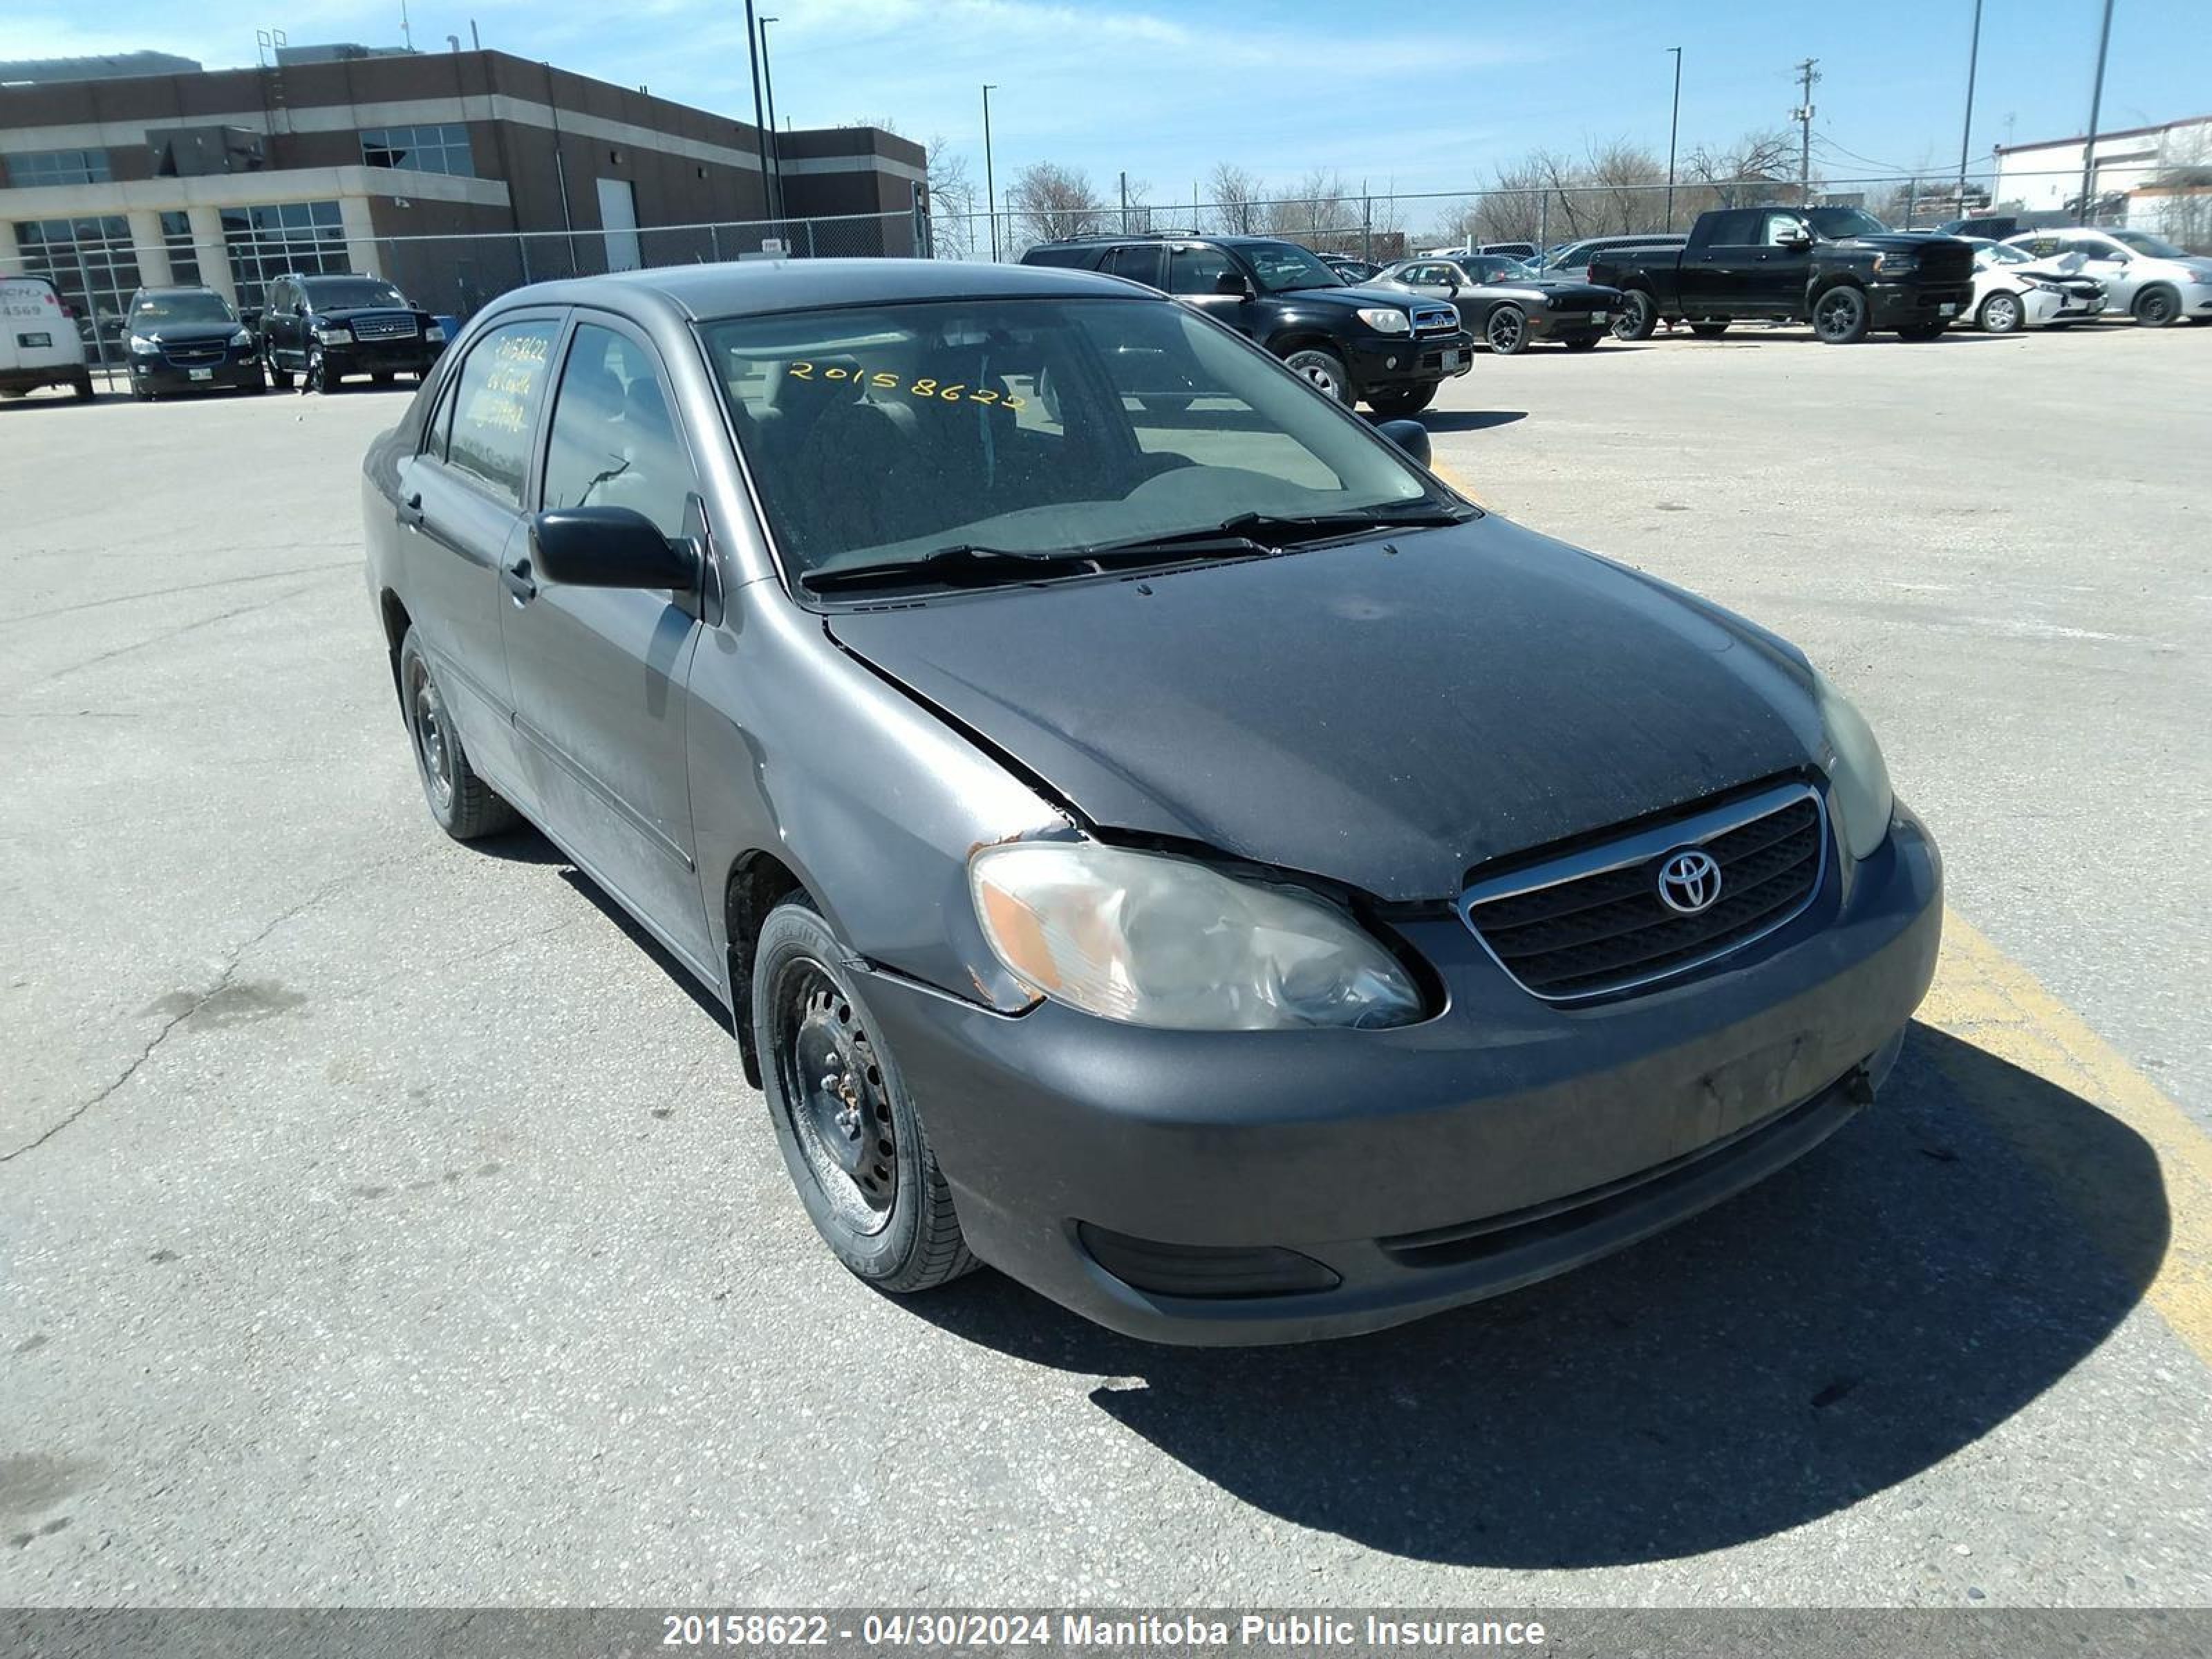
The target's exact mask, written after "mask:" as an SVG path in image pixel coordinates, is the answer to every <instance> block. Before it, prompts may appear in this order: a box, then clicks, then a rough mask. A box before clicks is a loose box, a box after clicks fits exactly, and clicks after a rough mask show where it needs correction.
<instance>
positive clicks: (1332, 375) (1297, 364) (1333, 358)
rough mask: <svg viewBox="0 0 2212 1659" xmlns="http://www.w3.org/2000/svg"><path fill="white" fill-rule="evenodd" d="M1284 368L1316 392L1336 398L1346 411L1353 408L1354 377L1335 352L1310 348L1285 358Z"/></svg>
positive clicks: (1315, 347) (1316, 347)
mask: <svg viewBox="0 0 2212 1659" xmlns="http://www.w3.org/2000/svg"><path fill="white" fill-rule="evenodd" d="M1283 366H1284V367H1285V368H1287V369H1289V370H1290V371H1291V373H1292V374H1297V375H1299V376H1302V377H1303V378H1304V380H1305V381H1306V383H1307V384H1308V385H1309V386H1312V387H1313V388H1314V389H1315V390H1316V391H1317V392H1324V393H1326V394H1327V395H1328V396H1329V397H1331V398H1334V399H1335V400H1336V401H1337V402H1338V403H1340V404H1343V405H1344V406H1345V407H1346V409H1349V408H1351V407H1352V376H1351V374H1349V373H1347V372H1346V369H1345V367H1344V359H1343V358H1341V357H1340V356H1337V355H1336V354H1335V353H1334V351H1327V350H1324V349H1322V348H1321V347H1320V346H1308V347H1306V348H1305V349H1303V350H1300V351H1293V352H1292V353H1291V355H1290V356H1287V357H1285V358H1284V359H1283Z"/></svg>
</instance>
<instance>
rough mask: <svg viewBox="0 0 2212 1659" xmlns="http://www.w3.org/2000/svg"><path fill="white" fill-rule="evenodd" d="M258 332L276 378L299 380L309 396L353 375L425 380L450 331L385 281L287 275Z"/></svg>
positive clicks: (281, 382) (381, 381)
mask: <svg viewBox="0 0 2212 1659" xmlns="http://www.w3.org/2000/svg"><path fill="white" fill-rule="evenodd" d="M256 326H257V328H258V331H259V333H260V336H261V354H262V356H263V357H264V359H265V360H266V361H267V362H268V364H269V373H270V378H272V379H273V380H275V381H276V384H277V385H278V386H289V385H291V384H292V377H293V375H294V374H298V375H300V376H301V377H302V379H303V380H304V381H305V383H306V386H307V390H309V391H311V392H328V391H329V390H330V389H331V387H332V386H336V385H337V383H338V382H339V381H340V380H343V379H345V377H346V376H347V375H349V374H366V375H368V377H369V378H370V379H372V380H374V381H375V382H376V383H377V384H378V385H379V386H389V385H390V384H391V383H392V377H393V376H395V375H398V374H412V375H413V376H415V378H416V380H421V379H422V376H423V375H424V374H427V373H428V372H429V368H430V365H431V364H433V363H435V362H437V361H438V356H439V354H440V353H441V352H442V351H444V350H445V349H446V331H445V327H444V325H442V324H441V323H440V322H439V321H438V319H436V318H435V317H433V316H432V315H431V314H430V313H428V312H427V311H422V310H419V309H417V308H416V306H415V304H414V302H413V301H410V300H409V299H408V298H407V296H406V295H404V294H402V293H401V292H400V291H399V290H398V289H396V288H394V287H392V284H391V283H387V282H386V281H385V280H384V278H382V277H381V276H354V275H351V274H350V273H347V274H343V275H323V276H301V275H298V274H295V273H291V272H288V273H286V274H285V275H283V276H278V277H276V278H275V279H273V280H272V281H271V282H270V284H269V291H268V295H267V296H266V298H265V300H264V302H263V306H262V309H261V312H260V315H259V319H258V322H257V324H256Z"/></svg>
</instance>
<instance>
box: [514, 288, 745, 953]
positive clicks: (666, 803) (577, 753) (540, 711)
mask: <svg viewBox="0 0 2212 1659" xmlns="http://www.w3.org/2000/svg"><path fill="white" fill-rule="evenodd" d="M676 408H677V404H676V400H675V397H674V395H673V393H672V392H671V390H670V387H669V385H668V380H667V376H666V374H665V372H664V370H663V368H662V365H661V362H660V358H659V353H658V352H657V351H655V350H654V349H653V346H652V344H651V343H649V342H648V341H647V338H646V337H645V336H644V335H643V334H642V333H641V332H640V331H637V330H635V329H634V328H632V327H631V326H630V325H629V323H627V322H625V321H623V320H622V319H618V318H617V317H614V316H613V315H611V314H610V313H604V312H596V311H584V310H580V311H578V312H577V313H575V322H574V327H573V328H572V330H571V331H570V334H569V337H568V344H567V346H566V347H565V348H564V349H563V351H562V358H561V368H560V378H559V380H558V381H557V383H556V387H555V390H554V393H553V400H552V405H551V414H550V419H549V421H548V422H547V423H546V437H545V443H544V459H543V462H542V463H541V465H540V467H539V472H538V485H537V488H536V495H535V500H536V502H537V504H538V505H539V506H541V507H544V508H547V509H552V508H557V507H629V508H631V509H633V510H635V511H636V512H639V513H643V514H644V515H645V516H646V517H647V519H650V520H652V521H653V524H654V526H656V527H657V528H659V531H660V532H661V534H663V535H664V536H668V537H671V538H674V537H679V536H685V535H689V534H692V533H694V532H699V533H702V534H703V532H704V523H703V519H702V517H701V516H700V514H701V513H702V508H701V507H700V505H699V497H700V489H699V483H698V476H699V475H698V468H697V466H696V464H695V462H694V460H693V458H692V454H691V451H690V447H689V445H688V443H687V441H686V440H685V438H684V432H683V429H682V428H681V426H680V425H679V424H678V422H677V420H676V418H675V410H676ZM501 586H502V589H503V592H504V593H505V597H504V598H503V599H502V600H501V604H500V606H499V617H500V623H501V633H502V636H503V638H504V640H505V641H506V647H507V675H508V678H509V681H510V683H511V684H512V685H513V695H514V728H515V734H516V738H517V742H518V747H519V749H520V752H521V757H522V763H523V764H524V765H525V766H526V768H527V769H529V771H530V774H531V777H532V782H533V784H534V786H535V790H536V793H537V798H538V804H539V812H540V814H541V817H540V822H541V823H544V826H545V828H546V829H549V830H550V831H551V832H552V833H553V835H554V836H555V837H556V839H557V840H558V841H559V842H561V844H562V846H563V847H565V848H568V851H569V853H570V854H573V855H574V857H575V858H576V859H577V860H579V861H580V862H581V863H582V864H583V865H584V866H585V867H586V869H587V870H588V871H589V872H591V874H592V878H594V879H595V880H597V881H599V882H600V883H601V884H603V885H605V887H606V888H608V889H609V890H611V892H613V893H614V894H615V895H616V896H617V897H618V898H620V899H621V900H622V901H623V902H624V903H625V904H626V905H627V906H628V907H629V908H630V909H631V910H632V911H634V912H635V913H636V914H637V915H640V916H641V917H642V918H643V919H644V921H645V922H646V924H647V927H650V928H651V929H652V930H653V933H657V934H658V935H659V938H660V939H661V942H662V943H663V944H665V945H667V946H668V947H669V948H670V949H671V950H672V951H675V952H676V953H677V954H678V956H680V957H684V959H685V960H686V961H687V962H688V963H690V965H691V967H692V968H693V969H694V970H695V971H696V972H698V973H701V974H702V975H704V976H705V977H706V978H708V980H709V981H712V980H713V979H714V969H713V967H712V959H713V947H712V945H711V944H710V942H709V939H708V927H707V915H706V910H705V908H704V906H703V905H702V902H701V898H700V889H699V878H698V873H697V866H696V862H695V861H694V851H693V842H692V837H691V786H690V763H689V757H688V753H687V750H686V747H685V730H684V727H685V717H686V712H687V709H688V706H689V703H690V694H689V692H688V691H687V690H686V689H685V687H686V684H687V683H688V681H689V680H690V672H691V657H692V653H694V652H695V651H696V649H697V648H698V644H699V634H700V603H701V602H700V599H699V596H697V595H696V594H690V593H682V594H679V593H671V592H647V591H645V590H642V589H638V588H619V587H563V586H559V585H558V584H554V583H547V582H544V581H540V580H538V579H537V575H536V573H535V572H534V571H533V570H532V568H531V564H530V548H529V543H528V538H527V535H526V534H525V535H524V536H522V537H520V538H517V540H516V541H515V543H514V544H513V545H512V546H511V547H510V548H509V550H508V552H507V569H506V571H505V572H504V573H503V574H502V577H501Z"/></svg>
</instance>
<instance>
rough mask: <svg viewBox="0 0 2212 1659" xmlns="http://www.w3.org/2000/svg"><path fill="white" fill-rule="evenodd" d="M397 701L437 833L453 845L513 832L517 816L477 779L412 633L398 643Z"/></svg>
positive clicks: (423, 797) (419, 646)
mask: <svg viewBox="0 0 2212 1659" xmlns="http://www.w3.org/2000/svg"><path fill="white" fill-rule="evenodd" d="M399 701H400V708H401V710H402V712H403V713H404V715H405V717H406V720H407V736H408V738H409V739H410V744H411V745H412V747H413V748H414V750H415V769H416V772H417V773H418V774H420V775H421V777H422V799H424V800H425V801H426V802H428V805H429V807H430V816H431V817H433V818H435V819H436V820H437V823H438V827H439V828H440V829H443V830H444V831H445V832H446V833H447V835H449V836H452V837H453V839H454V840H455V841H475V840H477V838H478V837H480V836H494V835H497V834H498V833H499V832H500V831H501V830H502V829H512V828H513V826H514V824H515V822H516V819H517V817H518V816H519V815H518V814H517V813H516V811H515V810H514V808H513V807H512V806H510V805H507V802H506V801H505V800H504V799H502V798H501V796H500V795H499V794H498V793H495V791H494V790H493V788H492V787H491V786H490V785H489V784H488V783H486V782H485V781H483V779H482V778H481V777H479V776H477V769H476V768H475V767H473V766H471V765H470V764H469V757H468V751H467V750H465V749H463V748H462V747H461V737H460V733H459V732H456V731H455V730H454V729H453V717H452V716H451V715H450V714H448V713H447V710H446V700H445V697H444V696H443V695H442V694H441V692H440V691H439V690H438V682H437V679H436V678H435V676H434V675H433V674H432V673H431V671H430V659H429V658H428V656H427V655H425V654H424V653H423V650H422V641H421V640H420V639H419V638H418V637H417V635H416V631H415V629H412V628H410V629H408V630H407V637H406V638H405V639H404V640H402V641H400V642H399Z"/></svg>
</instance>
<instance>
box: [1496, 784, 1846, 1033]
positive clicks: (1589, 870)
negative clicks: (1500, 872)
mask: <svg viewBox="0 0 2212 1659" xmlns="http://www.w3.org/2000/svg"><path fill="white" fill-rule="evenodd" d="M1827 842H1828V836H1827V824H1826V816H1825V814H1824V812H1823V811H1822V809H1821V805H1820V797H1819V796H1818V795H1816V794H1814V793H1813V791H1812V790H1810V789H1808V788H1807V787H1805V786H1803V785H1802V784H1792V785H1788V786H1785V787H1783V788H1781V789H1778V790H1770V791H1768V792H1766V793H1764V794H1762V795H1759V796H1758V797H1755V798H1754V799H1751V800H1747V801H1739V802H1736V803H1735V804H1733V805H1729V806H1723V807H1719V808H1715V809H1712V810H1711V811H1705V812H1700V813H1698V814H1695V815H1694V816H1693V817H1689V818H1686V819H1683V820H1680V821H1677V822H1675V823H1671V824H1662V825H1660V826H1658V827H1656V828H1655V829H1644V830H1640V831H1638V832H1637V833H1636V834H1635V835H1633V836H1626V837H1624V838H1622V839H1621V840H1620V841H1617V842H1609V843H1607V844H1605V845H1602V846H1600V847H1597V848H1592V849H1590V850H1589V851H1586V852H1582V853H1577V854H1571V855H1570V856H1567V857H1565V858H1562V859H1559V860H1551V861H1549V862H1547V863H1545V864H1542V865H1539V866H1535V867H1534V868H1533V869H1525V870H1521V871H1517V872H1513V873H1512V874H1510V875H1506V876H1501V877H1496V878H1492V879H1490V880H1487V881H1482V882H1478V883H1476V884H1474V886H1472V887H1470V888H1469V889H1468V891H1467V892H1466V894H1465V895H1463V896H1462V899H1461V912H1462V915H1464V916H1465V917H1466V919H1467V923H1468V926H1469V927H1472V928H1474V932H1475V935H1476V937H1477V938H1479V939H1480V940H1481V941H1482V943H1483V945H1484V948H1485V949H1486V950H1487V951H1489V952H1490V954H1491V955H1492V957H1494V958H1496V960H1497V962H1498V966H1500V967H1501V968H1503V969H1505V971H1506V972H1507V973H1509V974H1510V975H1512V976H1513V977H1514V978H1515V979H1516V981H1519V982H1520V984H1521V985H1522V987H1523V988H1524V989H1526V990H1528V992H1530V993H1531V994H1534V995H1536V996H1539V997H1542V998H1544V999H1545V1000H1547V1001H1565V1000H1573V999H1576V998H1581V997H1593V996H1603V995H1606V994H1610V993H1613V992H1619V991H1625V990H1628V989H1631V988H1632V987H1638V986H1644V985H1649V984H1652V983H1654V982H1656V981H1660V980H1663V979H1671V978H1674V977H1675V976H1676V975H1681V974H1685V973H1687V972H1689V971H1690V970H1691V969H1694V968H1698V967H1702V966H1704V965H1705V964H1706V963H1711V962H1713V961H1715V960H1717V958H1719V957H1723V956H1726V955H1728V954H1729V953H1730V952H1731V951H1738V950H1741V949H1742V948H1743V947H1744V946H1745V945H1749V944H1750V943H1752V942H1753V940H1754V939H1759V938H1762V937H1763V936H1765V934H1768V933H1772V932H1773V931H1774V930H1775V929H1776V928H1778V927H1781V926H1782V925H1783V924H1784V922H1786V921H1790V920H1791V919H1792V918H1793V917H1795V916H1796V915H1798V914H1799V913H1800V912H1802V910H1803V909H1804V908H1805V907H1806V906H1807V905H1808V904H1809V903H1811V902H1812V901H1813V896H1814V894H1815V893H1817V892H1818V891H1819V890H1820V878H1821V874H1822V872H1824V871H1825V870H1826V866H1827ZM1685 848H1701V849H1702V850H1704V851H1705V853H1707V854H1710V855H1711V857H1712V859H1713V860H1715V861H1716V862H1717V864H1718V865H1719V866H1720V893H1719V896H1718V897H1717V898H1716V899H1714V900H1712V901H1711V902H1710V903H1709V905H1708V906H1707V908H1705V909H1703V910H1701V911H1699V912H1698V913H1697V914H1696V915H1681V914H1680V913H1679V912H1678V911H1675V910H1673V909H1670V908H1668V906H1667V905H1666V904H1664V903H1663V902H1661V900H1660V896H1659V884H1658V872H1659V868H1660V866H1662V864H1663V863H1664V862H1665V861H1666V860H1668V858H1670V857H1672V856H1673V855H1674V854H1676V853H1679V852H1680V851H1682V850H1684V849H1685Z"/></svg>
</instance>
